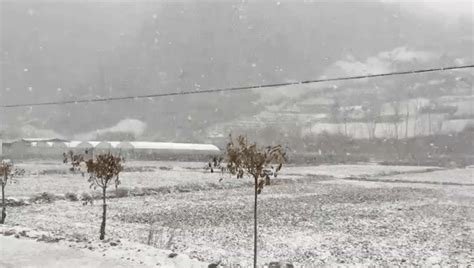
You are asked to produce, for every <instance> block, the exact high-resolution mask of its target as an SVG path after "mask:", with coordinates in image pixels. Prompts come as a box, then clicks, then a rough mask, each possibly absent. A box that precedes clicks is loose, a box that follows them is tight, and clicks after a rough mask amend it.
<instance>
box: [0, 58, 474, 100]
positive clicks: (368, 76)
mask: <svg viewBox="0 0 474 268" xmlns="http://www.w3.org/2000/svg"><path fill="white" fill-rule="evenodd" d="M468 68H474V64H472V65H462V66H449V67H440V68H432V69H418V70H411V71H400V72H390V73H380V74H368V75H358V76H346V77H335V78H322V79H314V80H305V81H298V82H285V83H276V84H264V85H253V86H244V87H230V88H218V89H207V90H199V91H180V92H170V93H158V94H149V95H135V96H123V97H107V98H94V99H76V100H66V101H49V102H33V103H19V104H5V105H0V108H18V107H33V106H49V105H65V104H79V103H94V102H109V101H120V100H136V99H148V98H159V97H172V96H181V95H197V94H209V93H218V92H227V91H241V90H249V89H264V88H271V87H281V86H292V85H303V84H314V83H324V82H335V81H345V80H357V79H365V78H374V77H384V76H395V75H408V74H420V73H429V72H441V71H449V70H459V69H468Z"/></svg>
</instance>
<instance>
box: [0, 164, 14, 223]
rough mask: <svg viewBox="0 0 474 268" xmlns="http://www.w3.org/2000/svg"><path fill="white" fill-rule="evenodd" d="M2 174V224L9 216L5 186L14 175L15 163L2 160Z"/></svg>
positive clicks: (0, 169) (0, 165)
mask: <svg viewBox="0 0 474 268" xmlns="http://www.w3.org/2000/svg"><path fill="white" fill-rule="evenodd" d="M0 176H1V178H2V179H1V182H2V219H1V221H0V224H4V223H5V219H6V217H7V212H6V211H7V209H6V204H5V186H7V181H8V180H9V179H11V177H12V176H13V163H12V162H11V161H9V160H2V162H1V163H0Z"/></svg>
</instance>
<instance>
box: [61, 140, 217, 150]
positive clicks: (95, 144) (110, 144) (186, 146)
mask: <svg viewBox="0 0 474 268" xmlns="http://www.w3.org/2000/svg"><path fill="white" fill-rule="evenodd" d="M66 145H67V147H69V148H121V149H137V150H173V151H180V150H181V151H184V150H187V151H212V152H219V151H220V150H219V148H218V147H217V146H215V145H212V144H195V143H173V142H147V141H132V142H127V141H124V142H119V141H102V142H99V141H71V142H66Z"/></svg>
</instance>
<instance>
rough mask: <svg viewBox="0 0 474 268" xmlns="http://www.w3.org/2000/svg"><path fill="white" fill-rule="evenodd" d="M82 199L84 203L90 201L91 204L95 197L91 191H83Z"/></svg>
mask: <svg viewBox="0 0 474 268" xmlns="http://www.w3.org/2000/svg"><path fill="white" fill-rule="evenodd" d="M80 199H81V201H82V205H87V204H88V203H90V204H91V205H93V204H94V197H93V196H92V195H91V194H89V193H86V192H84V193H81V198H80Z"/></svg>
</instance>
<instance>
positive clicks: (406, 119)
mask: <svg viewBox="0 0 474 268" xmlns="http://www.w3.org/2000/svg"><path fill="white" fill-rule="evenodd" d="M408 121H410V106H409V105H408V104H407V113H406V117H405V139H408Z"/></svg>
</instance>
